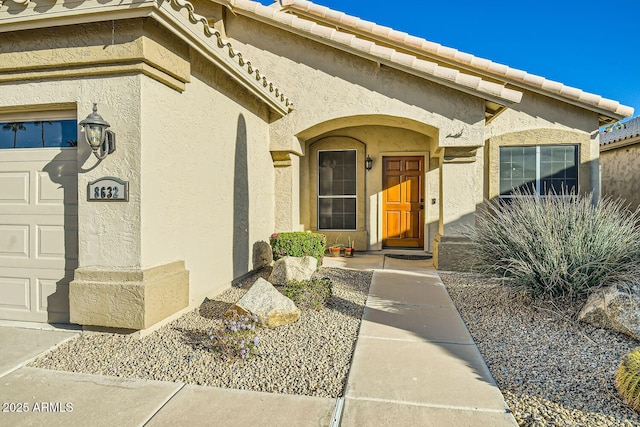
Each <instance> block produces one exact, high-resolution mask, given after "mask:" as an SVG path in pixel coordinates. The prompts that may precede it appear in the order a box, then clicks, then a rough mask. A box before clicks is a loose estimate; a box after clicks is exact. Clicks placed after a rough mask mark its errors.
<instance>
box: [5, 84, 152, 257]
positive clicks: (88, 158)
mask: <svg viewBox="0 0 640 427" xmlns="http://www.w3.org/2000/svg"><path fill="white" fill-rule="evenodd" d="M139 84H140V80H139V78H138V77H136V76H117V77H116V76H112V77H108V78H104V79H75V80H49V81H34V82H26V83H21V84H12V85H0V109H1V110H3V111H6V112H10V111H20V110H35V111H38V110H42V109H56V108H57V106H64V105H66V106H69V105H73V106H74V108H75V106H76V105H77V111H78V116H79V118H78V120H82V119H84V118H85V117H86V116H87V115H88V114H89V113H91V108H92V102H97V103H98V112H99V113H100V114H101V115H102V117H103V118H104V119H105V120H106V121H108V122H109V123H110V124H111V126H112V129H114V130H115V131H116V133H117V135H118V149H117V151H116V152H115V153H113V154H112V155H111V156H109V158H108V160H105V161H103V162H99V161H98V160H97V159H96V158H95V157H94V156H93V155H92V154H91V149H90V148H89V146H88V145H87V144H86V142H84V134H83V133H82V132H79V134H78V139H79V143H78V170H79V173H78V216H79V218H81V219H82V224H79V230H78V240H79V248H78V249H79V253H78V264H79V266H80V267H87V266H96V265H100V266H107V267H113V268H130V267H139V266H140V253H141V246H140V240H139V239H137V238H136V237H137V236H138V234H139V221H138V220H139V217H140V197H139V179H138V172H137V171H138V168H137V163H138V161H139V154H140V152H139V144H138V142H137V141H139V139H140V133H139V128H138V123H139V122H138V117H139V110H140V104H139V100H138V97H137V96H135V93H137V92H138V91H139ZM132 94H133V95H134V96H132ZM104 176H115V177H118V178H120V179H123V180H125V181H129V182H130V194H131V196H132V197H131V198H130V199H129V202H127V203H124V202H123V203H120V202H114V203H105V202H88V201H87V184H88V183H89V182H90V181H92V180H95V179H97V178H100V177H104Z"/></svg>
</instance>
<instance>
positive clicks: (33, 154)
mask: <svg viewBox="0 0 640 427" xmlns="http://www.w3.org/2000/svg"><path fill="white" fill-rule="evenodd" d="M77 160H78V151H77V149H76V148H75V147H64V148H61V147H45V148H38V149H33V148H22V149H20V148H19V149H15V150H2V159H1V160H0V165H2V164H4V163H7V164H8V165H9V166H7V168H11V167H17V166H19V165H20V164H22V163H34V162H37V163H41V164H43V165H46V164H49V163H52V162H60V161H66V162H76V163H77ZM0 167H2V169H3V170H6V169H5V168H4V167H3V166H0Z"/></svg>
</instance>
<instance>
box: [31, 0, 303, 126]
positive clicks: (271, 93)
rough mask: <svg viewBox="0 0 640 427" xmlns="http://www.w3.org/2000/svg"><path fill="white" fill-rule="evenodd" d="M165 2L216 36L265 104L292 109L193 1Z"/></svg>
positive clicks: (217, 41)
mask: <svg viewBox="0 0 640 427" xmlns="http://www.w3.org/2000/svg"><path fill="white" fill-rule="evenodd" d="M26 1H29V0H26ZM167 3H169V4H171V6H172V7H175V8H177V9H178V10H185V11H186V12H187V15H188V17H189V21H190V22H191V23H193V24H197V23H200V24H202V26H203V27H202V31H203V34H204V35H206V36H208V37H211V36H214V37H215V38H216V42H215V44H216V46H217V47H218V48H219V49H225V48H226V49H227V50H228V55H229V57H230V58H233V59H234V61H233V62H234V64H235V66H236V68H238V69H239V70H241V71H242V72H244V73H246V75H247V77H248V78H251V77H253V78H254V79H255V80H256V82H259V83H256V84H252V85H251V86H252V87H256V88H257V90H258V91H259V93H261V94H262V97H264V98H266V99H267V100H268V101H267V104H270V105H271V106H272V108H274V109H275V110H276V111H278V112H279V113H281V114H282V115H286V114H288V113H289V112H291V111H292V110H293V104H292V103H291V102H290V101H289V98H288V97H286V96H285V94H284V92H282V91H281V89H280V88H278V87H277V86H275V85H274V83H273V82H271V81H270V80H269V79H267V77H265V76H264V75H261V74H260V70H259V69H258V68H255V65H254V64H252V63H251V61H250V60H249V59H247V58H245V57H244V56H243V55H242V53H241V52H238V51H235V50H234V48H233V45H232V44H231V42H229V41H228V40H224V39H223V38H222V34H221V33H220V32H219V31H218V30H216V29H215V28H213V27H211V26H210V25H209V21H208V20H207V18H205V17H204V16H202V15H198V14H197V13H195V7H194V6H193V3H191V2H190V1H188V0H167ZM160 7H161V6H160Z"/></svg>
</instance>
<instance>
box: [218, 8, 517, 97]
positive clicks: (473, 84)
mask: <svg viewBox="0 0 640 427" xmlns="http://www.w3.org/2000/svg"><path fill="white" fill-rule="evenodd" d="M214 1H216V2H217V3H220V4H223V5H226V6H228V7H229V8H230V9H231V10H232V11H233V12H235V13H240V14H243V15H246V16H249V17H252V18H254V19H257V20H260V21H263V22H265V23H268V24H271V25H275V26H278V27H280V28H283V29H286V30H288V31H291V32H294V33H297V34H300V35H303V36H305V37H311V38H313V39H315V40H318V41H321V42H323V43H325V44H328V45H331V46H334V47H336V48H338V49H342V50H347V51H349V52H351V53H354V54H356V55H359V56H362V57H365V58H368V59H371V60H373V61H376V62H379V63H381V64H385V65H389V66H391V67H394V68H397V69H400V70H402V71H405V72H407V73H410V74H413V75H416V76H419V77H422V78H425V79H427V80H431V81H435V82H438V83H440V84H443V85H446V86H449V87H453V88H455V89H458V90H461V91H463V92H467V93H471V94H473V95H475V96H478V97H481V98H484V99H487V100H490V101H494V102H498V103H500V104H502V105H511V104H514V103H518V102H520V100H521V99H522V92H520V91H518V90H513V89H509V88H507V87H506V85H505V84H501V83H494V82H490V81H487V80H485V79H483V78H481V77H478V76H474V75H471V74H467V73H464V72H461V71H460V70H457V69H455V68H451V67H447V66H443V65H440V64H438V63H436V62H434V61H430V60H426V59H424V58H418V57H416V56H415V55H413V54H410V53H405V52H401V51H398V50H397V49H394V48H393V47H388V46H383V45H380V44H377V43H375V42H374V41H371V40H366V39H363V38H361V37H358V36H357V35H355V34H351V33H349V32H345V31H340V30H339V29H336V28H335V27H333V26H329V25H323V24H319V23H317V22H314V21H313V20H309V19H305V18H301V17H299V16H296V15H294V14H291V13H286V12H285V11H283V10H280V8H279V7H277V5H275V4H274V5H271V6H263V5H262V4H260V3H257V2H255V1H251V0H214ZM311 4H312V3H311ZM325 9H327V10H329V9H328V8H325ZM336 13H337V12H336ZM345 16H346V15H345ZM348 19H351V20H356V19H357V18H352V17H348Z"/></svg>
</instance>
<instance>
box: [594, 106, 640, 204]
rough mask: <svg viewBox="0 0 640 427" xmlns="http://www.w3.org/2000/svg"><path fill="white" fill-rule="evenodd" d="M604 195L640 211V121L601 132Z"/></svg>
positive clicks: (620, 124)
mask: <svg viewBox="0 0 640 427" xmlns="http://www.w3.org/2000/svg"><path fill="white" fill-rule="evenodd" d="M600 165H601V168H602V172H601V173H602V194H603V195H604V196H610V197H614V198H617V197H619V198H622V199H624V200H626V202H627V203H628V204H629V207H630V208H631V209H637V208H638V207H640V192H639V191H638V188H640V117H635V118H634V119H632V120H629V121H627V122H625V123H619V124H615V125H613V126H609V127H607V128H606V129H605V130H603V131H601V132H600Z"/></svg>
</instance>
